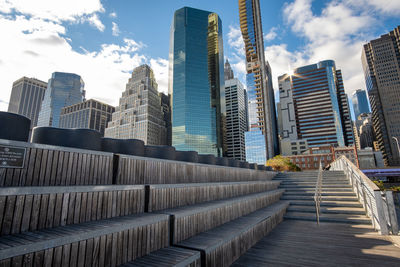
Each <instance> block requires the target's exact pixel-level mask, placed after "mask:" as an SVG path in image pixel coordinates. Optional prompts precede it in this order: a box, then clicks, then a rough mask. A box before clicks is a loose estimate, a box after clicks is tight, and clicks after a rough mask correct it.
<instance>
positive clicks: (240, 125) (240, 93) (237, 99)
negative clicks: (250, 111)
mask: <svg viewBox="0 0 400 267" xmlns="http://www.w3.org/2000/svg"><path fill="white" fill-rule="evenodd" d="M224 73H225V99H226V147H227V153H226V156H227V157H229V158H234V159H237V160H243V161H244V160H246V148H245V140H244V133H245V132H246V131H247V130H248V127H247V112H246V95H245V92H246V91H245V89H244V87H243V85H242V83H241V82H240V81H239V80H238V79H237V78H235V77H234V75H233V71H232V69H231V66H230V64H229V62H228V60H227V61H226V62H225V70H224Z"/></svg>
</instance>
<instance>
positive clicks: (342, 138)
mask: <svg viewBox="0 0 400 267" xmlns="http://www.w3.org/2000/svg"><path fill="white" fill-rule="evenodd" d="M278 80H279V95H280V104H281V105H280V108H281V114H282V138H283V139H289V140H297V139H305V140H307V143H308V145H309V147H319V146H323V145H334V146H350V145H353V144H354V137H353V130H352V124H351V119H350V110H349V105H348V101H347V95H346V94H345V92H344V86H343V80H342V73H341V71H340V70H338V69H336V66H335V62H334V61H333V60H325V61H320V62H318V63H317V64H312V65H308V66H303V67H299V68H297V69H295V70H294V71H293V75H290V74H284V75H282V76H280V77H279V78H278Z"/></svg>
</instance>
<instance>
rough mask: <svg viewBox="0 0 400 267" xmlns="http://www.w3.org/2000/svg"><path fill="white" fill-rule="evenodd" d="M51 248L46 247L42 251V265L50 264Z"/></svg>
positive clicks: (51, 257) (51, 260) (51, 258)
mask: <svg viewBox="0 0 400 267" xmlns="http://www.w3.org/2000/svg"><path fill="white" fill-rule="evenodd" d="M53 251H54V249H53V248H49V249H46V250H45V251H44V261H43V266H52V263H53Z"/></svg>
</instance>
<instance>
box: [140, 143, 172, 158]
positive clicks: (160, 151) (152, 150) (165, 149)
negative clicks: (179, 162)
mask: <svg viewBox="0 0 400 267" xmlns="http://www.w3.org/2000/svg"><path fill="white" fill-rule="evenodd" d="M145 157H149V158H159V159H169V160H175V147H173V146H150V145H147V146H145Z"/></svg>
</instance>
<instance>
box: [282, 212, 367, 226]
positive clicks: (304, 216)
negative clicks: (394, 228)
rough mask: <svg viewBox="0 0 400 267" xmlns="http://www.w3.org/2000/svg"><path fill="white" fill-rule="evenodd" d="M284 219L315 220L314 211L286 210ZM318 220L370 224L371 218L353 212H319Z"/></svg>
mask: <svg viewBox="0 0 400 267" xmlns="http://www.w3.org/2000/svg"><path fill="white" fill-rule="evenodd" d="M284 218H285V219H290V220H305V221H316V220H317V219H316V215H315V213H314V214H313V213H308V212H287V213H286V214H285V216H284ZM319 220H320V222H336V223H350V224H371V220H370V219H369V218H368V217H367V216H365V215H353V214H333V213H332V214H321V215H320V217H319Z"/></svg>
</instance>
